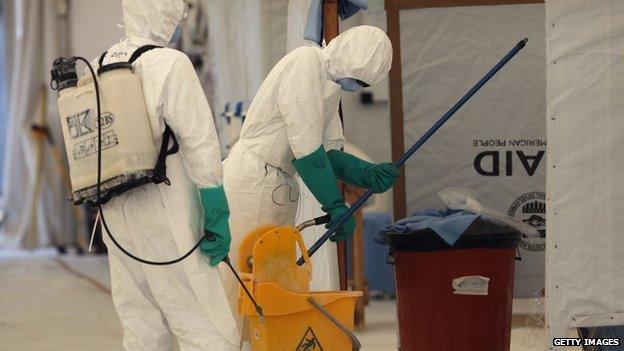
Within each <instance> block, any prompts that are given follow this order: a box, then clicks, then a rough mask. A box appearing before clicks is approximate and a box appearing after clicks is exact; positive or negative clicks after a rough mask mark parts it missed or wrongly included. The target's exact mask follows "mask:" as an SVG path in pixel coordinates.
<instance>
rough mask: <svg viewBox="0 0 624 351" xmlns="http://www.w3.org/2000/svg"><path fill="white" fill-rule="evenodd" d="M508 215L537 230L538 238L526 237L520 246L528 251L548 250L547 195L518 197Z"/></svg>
mask: <svg viewBox="0 0 624 351" xmlns="http://www.w3.org/2000/svg"><path fill="white" fill-rule="evenodd" d="M507 215H509V216H510V217H513V218H515V219H517V220H519V221H522V222H523V223H526V224H528V225H530V226H531V227H533V228H535V229H536V230H537V232H538V233H539V237H538V238H528V237H525V236H524V235H523V236H522V239H521V240H520V243H519V244H518V246H519V247H521V248H523V249H525V250H528V251H544V250H545V249H546V193H544V192H541V191H533V192H530V193H526V194H523V195H521V196H520V197H518V198H517V199H516V200H515V201H514V202H513V203H512V204H511V207H509V210H508V211H507Z"/></svg>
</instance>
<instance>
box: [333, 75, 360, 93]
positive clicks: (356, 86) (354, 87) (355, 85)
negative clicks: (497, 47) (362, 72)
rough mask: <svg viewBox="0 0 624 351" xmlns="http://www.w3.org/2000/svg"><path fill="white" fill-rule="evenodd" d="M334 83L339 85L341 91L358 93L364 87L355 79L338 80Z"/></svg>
mask: <svg viewBox="0 0 624 351" xmlns="http://www.w3.org/2000/svg"><path fill="white" fill-rule="evenodd" d="M336 83H338V84H340V87H341V88H342V90H344V91H350V92H353V91H358V90H360V89H362V88H363V87H364V86H365V85H363V84H361V83H360V82H359V81H358V80H357V79H355V78H340V79H338V80H337V81H336Z"/></svg>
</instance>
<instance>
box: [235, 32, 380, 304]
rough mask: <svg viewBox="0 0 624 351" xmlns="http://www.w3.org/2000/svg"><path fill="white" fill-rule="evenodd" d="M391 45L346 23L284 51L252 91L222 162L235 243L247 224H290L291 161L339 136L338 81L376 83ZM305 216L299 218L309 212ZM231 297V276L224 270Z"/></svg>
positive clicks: (293, 207)
mask: <svg viewBox="0 0 624 351" xmlns="http://www.w3.org/2000/svg"><path fill="white" fill-rule="evenodd" d="M391 61H392V45H391V43H390V40H389V39H388V37H387V36H386V34H385V33H384V32H383V31H382V30H381V29H379V28H376V27H372V26H359V27H355V28H352V29H349V30H347V31H345V32H344V33H343V34H341V35H339V36H338V37H337V38H335V39H334V40H332V41H331V42H330V43H329V45H328V46H327V47H326V48H324V49H321V48H319V47H316V46H315V47H313V46H303V47H300V48H297V49H295V50H293V51H292V52H291V53H289V54H288V55H286V56H285V57H284V58H283V59H281V60H280V61H279V62H278V63H277V65H276V66H275V67H274V68H273V70H271V72H270V73H269V75H268V76H267V78H266V80H265V81H264V82H263V83H262V86H261V87H260V89H259V91H258V93H257V94H256V96H255V97H254V99H253V102H252V103H251V106H250V108H249V111H248V113H247V117H246V119H245V122H244V125H243V129H242V131H241V135H240V139H239V141H238V142H237V143H236V145H235V146H234V147H233V148H232V151H231V152H230V154H229V156H228V158H227V159H226V160H225V162H224V183H223V184H224V187H225V192H226V194H227V197H228V203H229V205H230V229H231V233H232V244H231V251H230V257H231V258H232V261H233V262H237V256H238V247H239V245H240V242H241V241H242V239H243V238H244V237H245V235H247V234H248V233H249V232H251V231H252V230H254V229H256V228H258V227H260V226H263V225H269V224H278V225H293V224H295V215H296V212H297V201H298V188H297V181H296V180H295V178H294V176H295V174H296V171H295V169H294V166H293V165H292V163H291V161H292V160H293V159H295V158H301V157H304V156H307V155H309V154H311V153H312V152H314V151H316V150H317V149H318V148H319V146H321V144H322V145H323V146H324V147H325V149H326V150H331V149H340V148H342V146H343V144H344V136H343V133H342V126H341V122H340V119H339V116H338V114H337V109H338V102H339V100H340V95H339V92H340V85H338V84H337V83H335V81H337V80H339V79H342V78H354V79H357V80H360V81H362V82H364V83H367V84H368V85H375V84H377V83H378V82H379V81H380V80H381V79H382V78H383V76H384V75H385V74H386V73H387V72H388V70H389V69H390V64H391ZM307 219H310V218H302V219H301V220H307ZM224 285H225V287H226V291H227V293H228V298H229V300H230V304H231V305H232V306H235V304H236V299H237V286H236V281H235V280H234V279H233V278H231V277H229V276H224Z"/></svg>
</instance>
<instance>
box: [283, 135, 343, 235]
mask: <svg viewBox="0 0 624 351" xmlns="http://www.w3.org/2000/svg"><path fill="white" fill-rule="evenodd" d="M292 163H293V165H294V166H295V168H296V169H297V172H298V173H299V175H300V176H301V179H302V180H303V182H304V183H305V185H307V186H308V188H309V189H310V191H311V192H312V194H313V195H314V197H315V198H316V199H317V200H318V202H319V203H320V204H321V206H322V208H323V211H325V212H327V213H329V214H330V215H331V221H330V222H329V223H328V224H327V226H326V228H330V227H332V226H333V225H334V223H336V222H337V221H338V220H339V219H340V218H341V217H342V215H343V214H344V213H345V212H347V211H348V210H349V208H348V207H347V205H345V203H344V199H343V198H342V194H341V193H340V189H338V179H337V178H336V175H335V174H334V171H333V169H332V167H331V164H330V162H329V159H328V158H327V153H326V152H325V148H324V147H323V146H322V145H321V147H319V148H318V149H317V150H316V151H314V152H313V153H311V154H309V155H307V156H304V157H302V158H300V159H297V160H293V161H292ZM354 230H355V218H354V217H353V216H350V217H349V219H347V220H346V221H345V222H344V224H343V225H342V227H341V228H339V229H338V230H336V233H335V234H334V235H333V236H332V237H331V240H332V241H340V240H345V239H347V238H348V237H349V236H350V235H351V234H353V231H354Z"/></svg>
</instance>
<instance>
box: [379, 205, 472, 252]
mask: <svg viewBox="0 0 624 351" xmlns="http://www.w3.org/2000/svg"><path fill="white" fill-rule="evenodd" d="M481 216H482V215H478V214H474V213H471V212H467V211H460V210H443V211H440V210H423V211H418V212H416V213H414V214H413V215H411V216H410V217H407V218H404V219H401V220H399V221H397V222H396V223H394V224H392V225H389V226H387V227H385V228H384V229H383V230H382V233H386V232H392V233H406V234H407V233H413V232H416V231H419V230H423V229H427V228H430V229H432V230H433V231H434V232H436V233H437V234H438V235H439V236H440V237H441V238H442V239H443V240H444V241H445V242H446V243H448V244H449V245H454V244H455V242H457V240H458V239H459V238H460V237H461V236H462V234H463V233H464V232H465V231H466V229H468V227H469V226H470V225H471V224H472V222H474V221H475V220H476V219H477V218H479V217H481Z"/></svg>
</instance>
